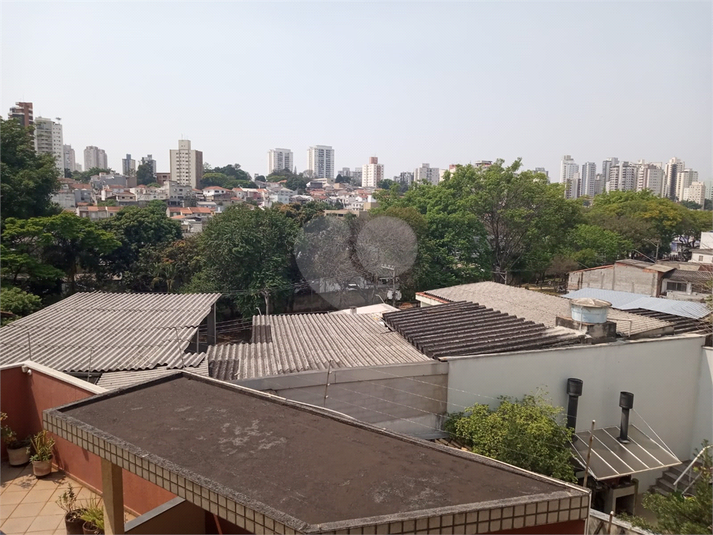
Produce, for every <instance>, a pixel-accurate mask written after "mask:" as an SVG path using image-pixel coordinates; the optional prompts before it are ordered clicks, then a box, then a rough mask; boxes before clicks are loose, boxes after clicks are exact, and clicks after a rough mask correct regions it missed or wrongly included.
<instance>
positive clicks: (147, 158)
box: [140, 154, 156, 178]
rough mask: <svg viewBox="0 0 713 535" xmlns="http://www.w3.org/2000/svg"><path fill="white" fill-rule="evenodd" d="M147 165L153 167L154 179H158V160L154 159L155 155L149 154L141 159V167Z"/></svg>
mask: <svg viewBox="0 0 713 535" xmlns="http://www.w3.org/2000/svg"><path fill="white" fill-rule="evenodd" d="M146 164H149V166H151V174H152V175H153V177H154V178H156V160H154V159H153V155H151V154H147V155H146V156H143V157H142V158H141V164H140V165H146Z"/></svg>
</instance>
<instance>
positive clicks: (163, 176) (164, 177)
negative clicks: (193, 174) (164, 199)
mask: <svg viewBox="0 0 713 535" xmlns="http://www.w3.org/2000/svg"><path fill="white" fill-rule="evenodd" d="M169 180H171V173H156V182H158V183H159V184H161V185H163V184H165V183H166V182H168V181H169ZM191 187H193V186H191Z"/></svg>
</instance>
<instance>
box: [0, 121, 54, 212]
mask: <svg viewBox="0 0 713 535" xmlns="http://www.w3.org/2000/svg"><path fill="white" fill-rule="evenodd" d="M0 176H2V180H1V181H0V202H1V203H2V221H3V222H4V221H5V220H6V219H7V218H10V217H14V218H30V217H41V216H48V215H52V214H57V213H59V212H60V210H61V209H60V208H59V206H57V205H56V204H54V203H52V202H51V201H50V197H51V196H52V193H54V192H55V191H57V190H58V189H59V178H60V171H59V169H57V166H56V163H55V159H54V157H53V156H52V155H51V154H37V153H36V152H35V148H34V143H33V141H32V130H31V128H25V127H24V126H22V125H21V124H20V123H19V121H16V120H15V119H9V120H7V121H6V120H4V119H0Z"/></svg>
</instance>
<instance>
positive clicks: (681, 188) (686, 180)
mask: <svg viewBox="0 0 713 535" xmlns="http://www.w3.org/2000/svg"><path fill="white" fill-rule="evenodd" d="M694 182H698V171H694V170H693V169H679V170H678V172H677V173H676V199H678V200H679V201H686V200H688V199H686V197H685V191H686V189H687V188H689V187H690V186H691V184H693V183H694Z"/></svg>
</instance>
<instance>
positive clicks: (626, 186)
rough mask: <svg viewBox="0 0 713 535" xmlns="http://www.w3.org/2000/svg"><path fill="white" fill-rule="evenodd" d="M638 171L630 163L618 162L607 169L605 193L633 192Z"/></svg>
mask: <svg viewBox="0 0 713 535" xmlns="http://www.w3.org/2000/svg"><path fill="white" fill-rule="evenodd" d="M637 174H638V169H637V167H636V165H634V164H632V163H630V162H620V163H619V164H618V165H612V166H610V167H609V179H608V180H607V191H634V190H636V179H637Z"/></svg>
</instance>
